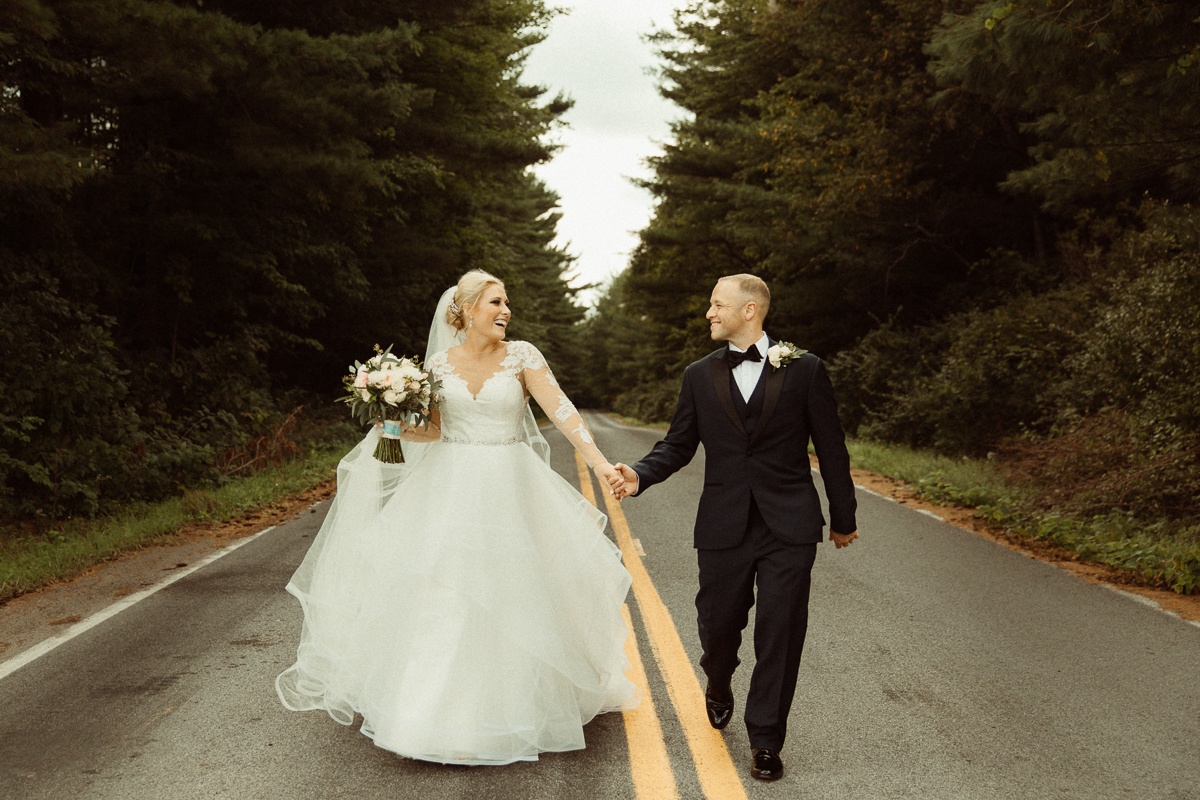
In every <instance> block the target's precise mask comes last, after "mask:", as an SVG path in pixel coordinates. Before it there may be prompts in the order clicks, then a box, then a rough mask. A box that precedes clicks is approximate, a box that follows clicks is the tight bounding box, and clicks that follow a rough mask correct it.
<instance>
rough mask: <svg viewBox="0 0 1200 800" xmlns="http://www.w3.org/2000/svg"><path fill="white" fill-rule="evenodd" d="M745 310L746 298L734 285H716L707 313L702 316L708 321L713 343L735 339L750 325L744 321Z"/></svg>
mask: <svg viewBox="0 0 1200 800" xmlns="http://www.w3.org/2000/svg"><path fill="white" fill-rule="evenodd" d="M745 308H746V298H745V297H743V296H742V293H741V291H739V290H738V287H737V286H736V285H734V284H733V283H730V282H729V281H721V282H720V283H718V284H717V285H716V288H714V289H713V293H712V298H711V299H710V301H709V306H708V313H707V314H705V315H704V316H705V317H706V318H707V319H708V327H709V330H710V331H711V333H712V338H713V341H716V342H727V341H729V340H730V339H734V338H737V335H738V334H739V333H741V332H742V331H743V330H745V328H746V326H747V325H749V324H750V323H749V322H748V321H747V320H746V314H745V312H744V309H745Z"/></svg>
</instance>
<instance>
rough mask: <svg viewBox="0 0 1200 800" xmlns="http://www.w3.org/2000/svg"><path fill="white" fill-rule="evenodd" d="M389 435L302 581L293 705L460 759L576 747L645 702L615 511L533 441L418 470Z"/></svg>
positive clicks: (283, 693)
mask: <svg viewBox="0 0 1200 800" xmlns="http://www.w3.org/2000/svg"><path fill="white" fill-rule="evenodd" d="M374 442H375V437H374V436H368V438H367V440H366V441H364V442H363V443H362V444H361V445H359V447H358V448H356V449H355V450H354V451H352V452H351V453H350V454H349V455H348V456H347V457H346V459H344V460H343V462H342V464H341V465H340V467H339V471H338V495H337V497H336V499H335V500H334V504H333V506H332V508H331V509H330V512H329V515H328V517H327V518H326V520H325V523H324V525H323V526H322V528H321V532H320V533H319V534H318V536H317V538H316V540H315V541H314V542H313V545H312V547H311V549H310V550H309V552H308V555H307V556H306V557H305V559H304V562H303V563H302V564H301V566H300V568H299V569H298V570H297V571H296V573H295V575H294V576H293V577H292V580H291V582H290V583H289V584H288V586H287V590H288V591H289V592H291V593H292V594H293V595H294V596H295V597H296V598H297V599H298V600H299V601H300V603H301V605H302V607H303V610H304V626H303V630H302V633H301V643H300V647H299V651H298V655H297V660H296V663H295V664H294V665H293V666H291V667H290V668H289V669H287V670H286V671H285V672H283V673H282V674H281V675H280V676H279V677H278V679H277V680H276V688H277V690H278V692H279V697H280V699H281V700H282V701H283V704H284V705H285V706H286V707H287V708H289V709H291V710H293V711H308V710H315V709H324V710H326V711H327V712H328V713H329V715H330V716H331V717H333V718H334V719H335V720H336V721H338V722H340V723H342V724H344V725H350V724H352V722H353V720H354V715H355V713H356V712H357V713H358V714H361V715H362V717H363V724H362V728H361V730H362V732H363V733H364V734H366V735H367V736H369V737H371V738H372V739H373V740H374V742H375V744H377V745H378V746H380V747H383V748H386V749H388V750H391V751H393V752H396V753H399V754H400V755H404V756H408V757H410V758H415V759H420V760H423V761H434V762H441V763H454V764H506V763H510V762H513V761H532V760H536V759H537V756H538V753H540V752H557V751H566V750H577V749H580V748H582V747H584V736H583V726H584V725H585V724H586V723H587V722H589V721H590V720H591V719H592V718H593V717H594V716H595V715H596V714H599V713H602V712H605V711H614V710H622V709H628V708H632V707H634V706H636V705H637V703H638V701H639V700H640V690H639V689H638V688H637V687H636V686H634V685H633V684H632V683H631V682H630V681H629V680H628V679H627V678H626V677H625V674H624V673H625V670H626V669H628V667H629V663H628V660H627V659H626V657H625V653H624V643H625V639H626V637H627V636H628V629H627V628H626V625H625V622H624V619H623V618H622V616H621V614H620V607H621V604H622V603H623V602H624V599H625V596H626V593H627V592H628V589H629V585H630V577H629V573H628V572H627V571H626V570H625V568H624V567H623V566H622V565H621V561H620V551H619V550H618V549H617V548H616V546H615V545H614V544H613V543H612V542H611V541H610V540H609V539H608V538H607V537H606V536H605V535H604V529H605V524H606V521H607V520H606V518H605V516H604V515H603V514H601V513H600V512H599V511H598V510H596V509H595V508H594V507H593V506H592V505H591V504H590V503H588V502H587V501H586V500H584V499H583V497H582V496H580V494H579V493H578V492H577V491H576V490H575V489H574V488H573V487H572V486H571V485H570V484H569V483H567V482H566V481H565V480H563V479H562V478H561V477H559V476H558V475H557V474H556V473H555V472H553V471H552V470H551V469H550V468H549V467H548V466H547V465H546V464H545V462H543V461H542V460H541V459H539V458H538V457H537V456H536V455H535V454H534V453H533V451H532V450H530V449H529V447H527V446H525V445H524V444H513V445H470V444H451V443H446V444H440V445H437V446H435V447H433V448H431V449H430V451H429V454H428V455H427V456H425V457H424V458H423V459H422V460H421V461H420V462H419V463H418V464H417V465H416V466H415V467H414V468H411V469H410V468H409V467H407V465H399V466H391V465H385V464H381V463H379V462H378V461H376V460H375V459H374V458H372V457H371V456H370V452H371V449H372V448H373V446H374Z"/></svg>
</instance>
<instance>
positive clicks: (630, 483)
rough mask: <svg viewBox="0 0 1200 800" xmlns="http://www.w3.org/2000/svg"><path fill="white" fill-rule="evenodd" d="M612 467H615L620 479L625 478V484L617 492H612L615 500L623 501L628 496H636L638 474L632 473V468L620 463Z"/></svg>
mask: <svg viewBox="0 0 1200 800" xmlns="http://www.w3.org/2000/svg"><path fill="white" fill-rule="evenodd" d="M614 466H616V468H617V471H618V472H620V473H621V475H622V477H624V478H625V484H624V485H623V486H622V487H621V488H620V489H619V490H618V491H616V492H614V494H615V495H616V497H617V499H618V500H624V499H625V498H626V497H629V496H630V495H634V494H637V490H638V474H637V473H636V472H634V471H633V467H631V466H629V465H628V464H621V463H617V464H615V465H614Z"/></svg>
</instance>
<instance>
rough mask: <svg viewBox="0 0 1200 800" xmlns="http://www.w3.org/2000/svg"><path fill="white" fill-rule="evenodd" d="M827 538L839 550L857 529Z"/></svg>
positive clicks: (830, 534) (855, 537) (854, 535)
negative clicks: (831, 540)
mask: <svg viewBox="0 0 1200 800" xmlns="http://www.w3.org/2000/svg"><path fill="white" fill-rule="evenodd" d="M620 466H621V465H620V464H618V465H617V467H618V468H620ZM829 538H830V539H833V545H834V547H836V548H837V549H838V550H841V549H842V548H843V547H849V546H850V543H851V542H853V541H854V540H855V539H857V538H858V531H851V532H850V533H836V532H834V531H830V532H829Z"/></svg>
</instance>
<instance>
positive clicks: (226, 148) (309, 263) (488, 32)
mask: <svg viewBox="0 0 1200 800" xmlns="http://www.w3.org/2000/svg"><path fill="white" fill-rule="evenodd" d="M551 13H552V11H551V10H550V9H548V8H547V7H546V6H545V5H544V4H543V3H542V2H540V0H515V1H514V0H436V2H434V1H433V0H339V1H338V2H329V1H328V0H296V2H287V3H279V2H269V1H268V0H203V2H201V1H200V0H175V1H174V2H169V1H168V0H3V2H0V53H2V55H0V504H2V516H7V517H30V516H33V515H40V516H42V517H54V516H66V515H68V514H95V513H97V512H101V511H104V510H105V509H107V508H110V507H112V506H113V505H114V504H119V503H123V502H128V501H137V500H152V499H156V498H159V497H162V496H165V495H168V494H171V493H175V492H178V491H180V490H181V489H183V488H185V487H192V486H203V485H206V484H209V483H211V482H212V481H216V480H220V479H221V475H222V470H221V469H220V468H219V466H218V465H219V464H222V463H225V464H228V463H230V460H229V456H228V454H229V453H230V451H231V450H236V449H237V448H238V447H239V446H241V444H242V443H244V442H246V441H248V440H250V439H253V438H254V437H258V436H262V435H264V434H266V433H268V432H269V431H270V430H271V428H272V426H275V425H278V423H279V421H280V420H281V419H283V418H286V416H287V415H288V414H289V413H290V411H291V410H292V409H293V408H295V407H296V406H297V405H300V404H302V403H305V402H308V403H310V405H311V404H312V403H313V402H314V401H313V400H312V399H311V398H312V397H313V396H314V393H318V394H320V395H321V398H320V400H319V401H316V402H317V403H318V404H320V403H323V404H325V405H326V406H328V403H329V400H330V398H331V397H332V396H333V393H334V392H336V390H337V389H338V388H339V384H338V381H339V378H340V376H341V374H342V373H343V372H344V371H345V369H346V365H347V364H348V363H351V362H352V361H353V360H354V359H355V358H359V359H361V358H364V357H365V356H366V355H369V354H370V347H371V346H372V344H374V343H381V344H383V345H384V346H386V345H388V344H395V349H396V351H397V352H405V353H417V354H423V353H424V347H425V338H426V335H427V332H428V326H429V320H430V318H431V317H432V313H433V305H434V302H435V300H436V298H437V297H438V296H439V295H440V293H441V292H442V291H443V290H444V289H445V288H446V287H447V286H449V285H450V284H452V283H453V282H454V281H455V280H456V279H457V277H458V276H459V275H460V274H462V273H463V272H464V271H466V270H468V269H472V268H475V267H483V268H486V269H488V270H490V271H492V272H494V273H495V274H497V275H499V276H500V277H502V278H504V279H505V280H506V281H507V282H508V283H509V289H510V292H511V294H512V296H513V298H514V301H515V302H516V303H517V312H516V320H515V322H514V325H513V326H512V329H511V332H512V335H513V336H515V337H518V338H522V339H526V340H529V341H532V342H534V343H535V344H537V345H538V346H540V347H542V348H543V349H544V350H545V351H546V352H547V355H548V357H549V358H550V359H551V361H552V363H555V364H556V367H557V368H558V369H559V374H560V377H562V378H563V379H564V383H566V384H567V385H568V386H570V385H571V384H572V381H573V380H574V373H573V369H574V366H573V365H576V364H578V363H579V362H580V361H581V359H578V358H576V357H573V356H572V348H575V347H577V344H576V343H575V342H576V337H573V336H572V335H570V331H571V330H572V327H573V326H574V325H575V324H576V323H578V322H579V321H580V320H582V318H583V314H584V311H583V309H582V308H581V307H580V306H579V305H578V304H576V303H575V302H574V300H573V296H574V292H575V290H574V289H571V288H570V287H569V286H568V285H567V282H566V280H565V279H564V271H565V270H567V269H568V268H569V266H570V258H569V257H568V256H567V255H566V254H565V253H564V252H562V251H561V250H559V249H557V248H555V247H554V246H552V245H551V240H552V239H553V238H554V235H555V226H556V222H557V219H558V217H557V216H556V215H555V213H554V211H553V210H554V208H555V207H556V204H557V198H556V197H555V195H554V194H553V193H552V192H551V191H549V190H548V189H547V188H546V187H545V186H544V185H542V184H541V183H540V182H539V181H537V180H536V179H534V178H533V177H531V174H530V172H529V171H528V167H529V166H530V165H532V164H536V163H538V162H541V161H545V160H546V159H548V158H550V157H551V155H552V148H551V147H550V146H548V145H547V144H546V142H547V139H548V137H547V136H546V134H547V133H548V132H550V131H551V130H552V129H553V127H554V126H555V125H556V124H558V122H557V120H558V118H559V116H560V115H561V114H562V113H563V112H564V111H565V110H567V109H568V108H569V106H570V103H569V101H568V100H566V99H564V98H563V97H548V96H546V93H545V91H544V90H542V89H540V88H537V87H533V86H527V85H525V84H523V83H522V81H521V70H522V64H523V59H524V57H525V54H526V53H527V52H528V49H529V48H530V47H531V46H532V45H534V44H536V43H537V42H538V41H540V39H541V38H542V36H543V35H544V34H543V31H544V30H545V26H546V23H547V21H548V20H549V19H550V15H551Z"/></svg>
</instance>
